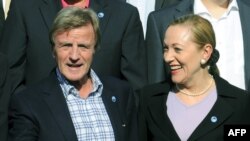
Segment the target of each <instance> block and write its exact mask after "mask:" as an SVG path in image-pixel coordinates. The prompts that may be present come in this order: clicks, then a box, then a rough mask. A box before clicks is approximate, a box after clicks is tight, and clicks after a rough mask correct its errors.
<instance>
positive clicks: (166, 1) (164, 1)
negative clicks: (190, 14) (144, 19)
mask: <svg viewBox="0 0 250 141" xmlns="http://www.w3.org/2000/svg"><path fill="white" fill-rule="evenodd" d="M180 1H182V0H155V10H158V9H161V8H164V7H168V6H171V5H173V4H176V3H178V2H180Z"/></svg>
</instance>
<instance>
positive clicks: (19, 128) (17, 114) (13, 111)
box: [8, 94, 39, 141]
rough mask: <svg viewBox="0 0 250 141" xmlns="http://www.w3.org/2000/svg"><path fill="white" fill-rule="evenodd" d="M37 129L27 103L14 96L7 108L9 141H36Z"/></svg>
mask: <svg viewBox="0 0 250 141" xmlns="http://www.w3.org/2000/svg"><path fill="white" fill-rule="evenodd" d="M38 134H39V133H38V127H37V124H36V122H35V120H34V118H33V116H32V112H31V108H30V107H29V106H28V101H26V100H25V99H23V98H21V97H17V96H16V94H14V95H13V96H12V98H11V101H10V107H9V133H8V140H9V141H36V140H38Z"/></svg>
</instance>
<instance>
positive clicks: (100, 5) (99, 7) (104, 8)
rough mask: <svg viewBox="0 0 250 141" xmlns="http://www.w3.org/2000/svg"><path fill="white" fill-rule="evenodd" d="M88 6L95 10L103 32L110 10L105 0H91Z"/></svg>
mask: <svg viewBox="0 0 250 141" xmlns="http://www.w3.org/2000/svg"><path fill="white" fill-rule="evenodd" d="M90 8H92V9H93V10H94V11H95V12H96V14H97V16H98V18H99V21H100V29H101V34H102V33H104V31H105V29H106V25H107V23H108V21H109V17H110V16H111V10H112V9H110V7H109V6H108V3H107V0H91V1H90Z"/></svg>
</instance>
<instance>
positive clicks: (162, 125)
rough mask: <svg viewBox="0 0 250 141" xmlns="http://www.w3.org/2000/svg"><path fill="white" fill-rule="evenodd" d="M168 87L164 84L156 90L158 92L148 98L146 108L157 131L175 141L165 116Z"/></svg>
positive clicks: (172, 129) (175, 138)
mask: <svg viewBox="0 0 250 141" xmlns="http://www.w3.org/2000/svg"><path fill="white" fill-rule="evenodd" d="M168 86H169V85H168V84H167V83H165V84H163V85H162V86H161V87H160V88H158V90H159V91H158V92H157V93H155V94H154V95H152V96H151V97H150V100H149V101H150V103H149V106H148V108H149V114H150V116H151V118H152V121H153V122H155V123H154V124H155V125H156V126H157V127H158V128H159V131H162V132H163V133H164V134H165V135H166V136H168V137H169V138H170V139H171V140H177V138H178V139H179V137H178V135H177V133H176V132H175V130H174V127H173V125H172V123H171V121H170V119H169V118H168V116H167V106H166V101H167V96H168V92H169V91H170V87H168ZM159 103H160V104H159ZM179 140H180V139H179Z"/></svg>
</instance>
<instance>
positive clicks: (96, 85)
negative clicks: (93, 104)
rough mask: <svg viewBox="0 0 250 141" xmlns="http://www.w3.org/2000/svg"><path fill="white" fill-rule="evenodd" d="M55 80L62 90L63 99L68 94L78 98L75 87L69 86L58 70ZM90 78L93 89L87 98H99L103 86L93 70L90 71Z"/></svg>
mask: <svg viewBox="0 0 250 141" xmlns="http://www.w3.org/2000/svg"><path fill="white" fill-rule="evenodd" d="M56 74H57V79H58V81H59V83H60V86H61V88H62V91H63V94H64V96H65V97H67V96H68V95H70V94H73V95H74V96H77V97H80V95H79V92H78V90H77V89H76V88H75V86H73V85H71V84H70V83H69V82H68V80H66V78H65V77H64V76H63V75H62V73H61V72H60V71H59V69H58V68H57V69H56ZM90 78H91V80H92V83H93V89H92V91H91V93H90V95H89V96H95V97H100V96H101V95H102V90H103V84H102V82H101V80H100V79H99V78H98V76H97V75H96V73H95V72H94V70H92V69H91V70H90Z"/></svg>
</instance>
